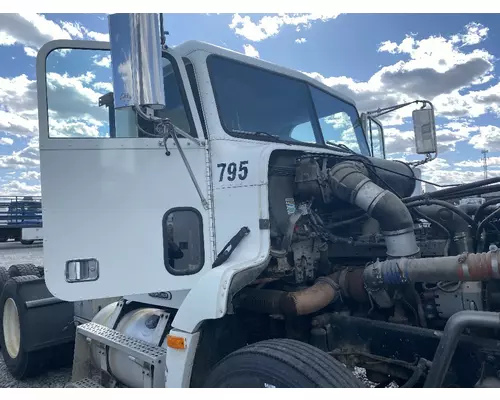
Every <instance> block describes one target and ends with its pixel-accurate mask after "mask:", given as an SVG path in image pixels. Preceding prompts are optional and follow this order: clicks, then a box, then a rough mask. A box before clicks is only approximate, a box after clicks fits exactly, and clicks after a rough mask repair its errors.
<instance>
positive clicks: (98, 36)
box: [87, 31, 109, 42]
mask: <svg viewBox="0 0 500 400" xmlns="http://www.w3.org/2000/svg"><path fill="white" fill-rule="evenodd" d="M87 37H89V38H90V39H94V40H97V41H98V42H109V33H99V32H93V31H88V32H87Z"/></svg>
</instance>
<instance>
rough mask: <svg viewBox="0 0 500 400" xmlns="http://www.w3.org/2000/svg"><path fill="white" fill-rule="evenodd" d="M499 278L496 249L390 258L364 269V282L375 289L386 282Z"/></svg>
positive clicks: (395, 283)
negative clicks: (450, 255)
mask: <svg viewBox="0 0 500 400" xmlns="http://www.w3.org/2000/svg"><path fill="white" fill-rule="evenodd" d="M499 278H500V270H499V257H498V253H497V252H496V251H489V252H487V253H470V254H462V255H458V256H452V257H429V258H421V259H414V258H413V259H412V258H400V259H389V260H385V261H377V262H375V263H373V264H371V265H369V266H367V267H366V268H365V270H364V272H363V280H364V283H365V285H366V287H367V289H372V290H377V289H379V288H381V287H382V286H383V285H386V284H389V285H400V284H407V283H417V282H422V283H434V282H440V281H449V282H463V281H484V280H489V279H499Z"/></svg>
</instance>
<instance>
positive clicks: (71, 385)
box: [65, 378, 104, 389]
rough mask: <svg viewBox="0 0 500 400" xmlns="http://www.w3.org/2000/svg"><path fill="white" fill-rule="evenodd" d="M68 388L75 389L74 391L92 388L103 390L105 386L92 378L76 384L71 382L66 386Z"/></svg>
mask: <svg viewBox="0 0 500 400" xmlns="http://www.w3.org/2000/svg"><path fill="white" fill-rule="evenodd" d="M65 387H66V388H74V389H83V388H92V389H102V388H104V386H101V385H99V384H98V383H97V382H96V381H94V380H93V379H90V378H85V379H81V380H79V381H76V382H69V383H68V384H66V386H65Z"/></svg>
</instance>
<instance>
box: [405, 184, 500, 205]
mask: <svg viewBox="0 0 500 400" xmlns="http://www.w3.org/2000/svg"><path fill="white" fill-rule="evenodd" d="M498 191H500V185H488V186H483V187H479V188H474V189H468V190H464V191H461V192H458V193H451V194H450V193H449V194H444V195H441V196H431V195H433V194H434V193H437V192H432V193H428V194H427V195H428V196H429V197H430V198H433V199H437V198H439V199H441V200H449V199H458V198H464V197H471V196H479V195H482V194H486V193H496V192H498ZM403 201H404V202H406V203H408V202H410V201H414V200H413V199H410V200H405V199H403Z"/></svg>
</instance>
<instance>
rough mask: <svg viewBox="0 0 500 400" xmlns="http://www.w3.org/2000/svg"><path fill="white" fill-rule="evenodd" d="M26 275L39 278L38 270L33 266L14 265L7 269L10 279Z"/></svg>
mask: <svg viewBox="0 0 500 400" xmlns="http://www.w3.org/2000/svg"><path fill="white" fill-rule="evenodd" d="M27 275H34V276H37V277H40V271H38V268H37V267H36V266H35V265H33V264H14V265H11V266H10V267H9V276H10V277H11V278H15V277H16V276H27Z"/></svg>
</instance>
